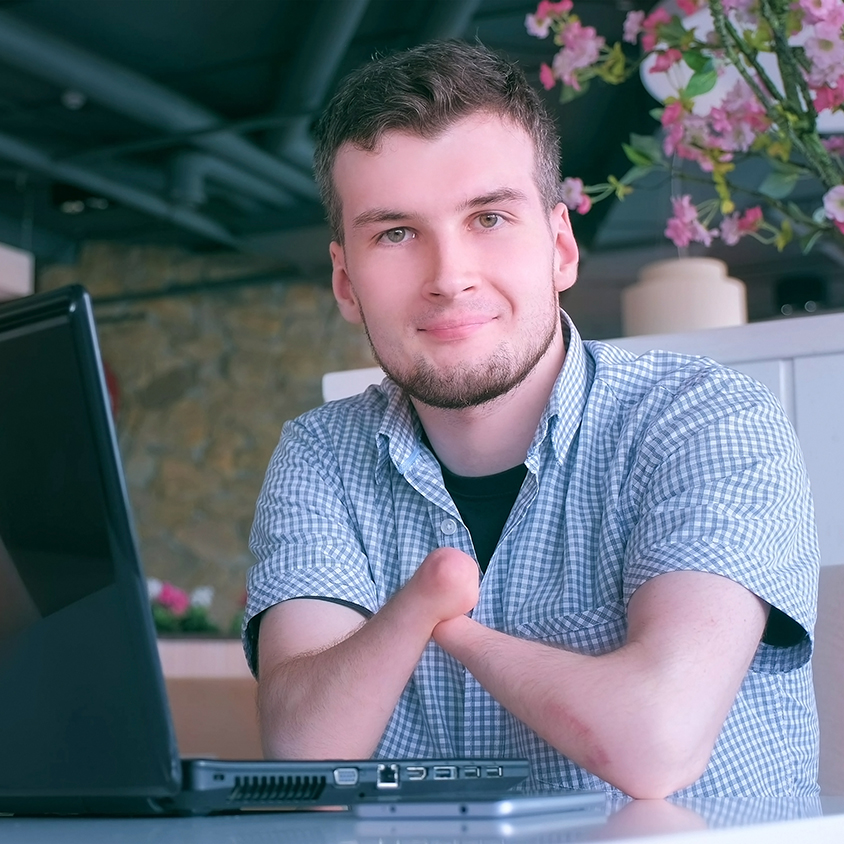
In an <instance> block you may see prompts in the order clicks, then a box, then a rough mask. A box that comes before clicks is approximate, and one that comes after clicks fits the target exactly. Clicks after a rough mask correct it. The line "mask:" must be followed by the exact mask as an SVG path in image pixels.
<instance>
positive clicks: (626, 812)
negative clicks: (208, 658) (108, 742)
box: [0, 797, 844, 844]
mask: <svg viewBox="0 0 844 844" xmlns="http://www.w3.org/2000/svg"><path fill="white" fill-rule="evenodd" d="M628 840H631V841H632V840H635V841H636V842H638V844H646V842H648V841H651V840H652V841H654V842H655V843H656V844H675V842H676V844H679V843H680V842H683V843H684V844H685V842H689V844H693V842H701V844H703V842H706V841H713V842H722V844H728V842H734V841H735V842H756V841H758V842H763V841H764V842H765V844H772V842H773V844H776V842H783V844H786V842H787V844H798V842H811V844H825V842H830V844H832V842H836V844H840V842H842V841H844V797H830V798H816V799H812V800H797V799H794V800H790V799H761V800H751V799H731V798H723V799H713V800H698V801H688V802H684V803H677V802H669V801H664V800H635V801H630V802H626V803H623V804H620V805H609V806H608V807H607V811H606V812H605V813H603V814H600V815H597V816H595V817H590V818H583V817H579V818H572V817H567V816H566V815H561V814H554V813H548V814H536V815H531V816H527V817H523V818H511V819H506V818H502V819H480V818H479V819H457V818H455V819H419V820H414V819H409V818H408V819H400V820H396V819H384V820H381V819H365V818H358V817H356V816H355V815H353V814H352V813H350V812H345V811H343V812H333V811H323V812H318V811H309V812H272V813H270V812H268V813H250V814H244V815H237V816H217V817H203V818H123V819H114V818H11V817H8V818H0V841H3V842H7V841H9V842H16V843H17V842H21V844H29V842H32V844H35V842H38V844H41V842H48V841H49V842H54V841H61V842H70V844H73V842H80V844H81V842H83V841H84V842H90V844H99V842H109V843H110V844H111V842H120V844H147V843H149V844H152V842H155V844H170V842H172V844H177V842H178V844H193V842H196V844H200V842H201V844H218V843H219V844H224V843H225V844H511V842H512V844H516V843H517V842H519V844H558V842H571V841H628Z"/></svg>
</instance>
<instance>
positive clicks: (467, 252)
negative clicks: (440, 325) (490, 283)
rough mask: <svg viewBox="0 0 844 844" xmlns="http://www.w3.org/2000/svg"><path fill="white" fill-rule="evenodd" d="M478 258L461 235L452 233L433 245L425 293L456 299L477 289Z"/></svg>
mask: <svg viewBox="0 0 844 844" xmlns="http://www.w3.org/2000/svg"><path fill="white" fill-rule="evenodd" d="M477 280H478V264H477V256H476V255H475V254H474V252H473V251H472V249H471V248H470V247H469V245H468V244H466V243H464V242H463V238H461V237H460V236H459V234H454V233H449V234H444V235H442V236H438V237H435V238H431V239H430V241H429V259H428V266H427V269H426V279H425V293H426V294H427V295H429V296H433V297H449V298H450V297H454V296H458V295H459V294H461V293H463V292H464V291H466V290H471V289H472V288H473V287H475V286H476V285H477Z"/></svg>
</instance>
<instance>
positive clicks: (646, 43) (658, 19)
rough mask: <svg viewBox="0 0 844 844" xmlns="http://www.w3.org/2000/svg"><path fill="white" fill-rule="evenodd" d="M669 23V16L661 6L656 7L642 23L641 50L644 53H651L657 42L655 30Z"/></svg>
mask: <svg viewBox="0 0 844 844" xmlns="http://www.w3.org/2000/svg"><path fill="white" fill-rule="evenodd" d="M668 23H671V15H669V14H668V11H667V10H666V9H664V8H663V7H662V6H657V8H656V9H654V10H653V11H652V12H651V13H650V14H649V15H648V16H647V17H646V18H645V19H644V20H643V21H642V30H643V31H644V35H642V49H643V50H644V51H645V52H646V53H652V52H653V50H654V47H656V45H657V43H658V42H659V35H658V34H657V29H658V28H659V27H660V26H662V25H663V24H668Z"/></svg>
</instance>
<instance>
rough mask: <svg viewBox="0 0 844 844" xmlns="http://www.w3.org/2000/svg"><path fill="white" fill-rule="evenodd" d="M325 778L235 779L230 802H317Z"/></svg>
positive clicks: (263, 777)
mask: <svg viewBox="0 0 844 844" xmlns="http://www.w3.org/2000/svg"><path fill="white" fill-rule="evenodd" d="M324 790H325V777H316V776H314V777H302V776H298V777H294V776H287V777H278V776H277V777H274V776H261V777H257V776H256V777H235V780H234V788H232V790H231V793H230V794H229V800H232V801H238V802H244V801H245V802H250V803H268V802H273V803H275V802H282V801H297V802H299V801H308V800H317V799H318V798H319V796H320V795H321V794H322V792H323V791H324Z"/></svg>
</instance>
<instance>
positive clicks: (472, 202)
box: [460, 188, 527, 210]
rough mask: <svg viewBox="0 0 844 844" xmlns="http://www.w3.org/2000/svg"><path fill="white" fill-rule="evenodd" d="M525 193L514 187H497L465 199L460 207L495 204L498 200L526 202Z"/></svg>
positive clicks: (478, 206)
mask: <svg viewBox="0 0 844 844" xmlns="http://www.w3.org/2000/svg"><path fill="white" fill-rule="evenodd" d="M526 201H527V194H525V193H524V192H523V191H520V190H515V189H514V188H499V189H498V190H494V191H490V192H489V193H484V194H481V196H474V197H472V198H471V199H467V200H466V201H465V202H464V203H462V204H461V206H460V209H461V210H463V209H471V208H483V207H484V206H485V205H497V204H498V203H499V202H526Z"/></svg>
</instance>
